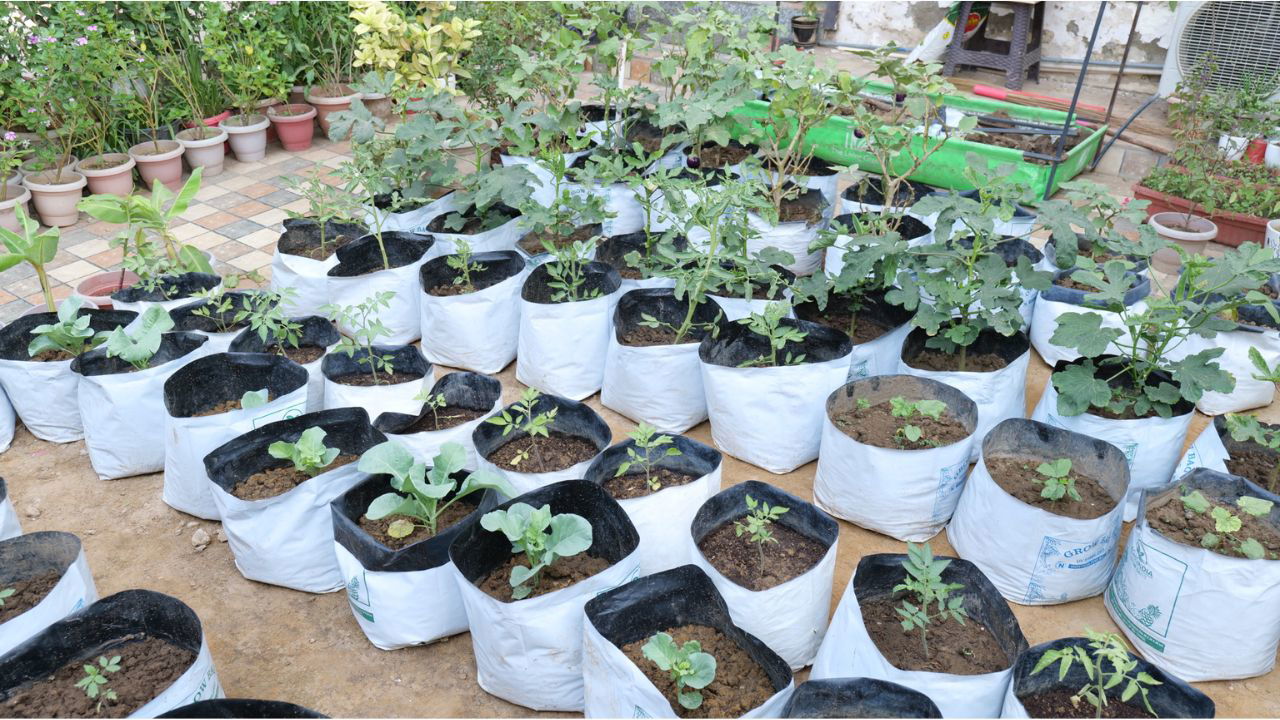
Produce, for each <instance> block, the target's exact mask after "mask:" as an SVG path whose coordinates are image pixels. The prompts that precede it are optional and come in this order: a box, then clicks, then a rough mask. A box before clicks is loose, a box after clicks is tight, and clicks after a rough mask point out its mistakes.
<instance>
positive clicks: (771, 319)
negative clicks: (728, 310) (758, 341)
mask: <svg viewBox="0 0 1280 720" xmlns="http://www.w3.org/2000/svg"><path fill="white" fill-rule="evenodd" d="M790 312H791V303H790V302H785V301H784V302H775V303H769V304H768V305H766V306H765V308H764V312H762V313H754V312H753V313H751V314H750V315H748V316H746V317H744V318H742V319H740V320H738V322H739V323H741V324H743V325H746V326H747V327H748V328H750V329H751V332H753V333H755V334H757V335H759V336H760V337H763V338H764V339H765V340H767V341H768V342H769V354H768V355H765V354H763V353H761V354H760V355H757V356H756V357H754V358H752V359H750V360H746V361H744V362H742V363H741V364H739V365H738V367H740V368H747V367H776V366H778V365H799V364H801V363H803V362H804V358H805V354H804V353H800V354H799V355H792V354H791V351H790V350H788V351H787V354H786V355H784V356H783V358H782V362H781V363H779V362H778V351H779V350H782V349H784V348H786V346H787V343H798V342H802V341H803V340H804V339H805V338H806V337H808V336H809V334H808V333H807V332H805V331H803V330H800V329H798V328H795V327H792V326H790V325H784V324H782V319H783V318H785V317H786V316H787V315H788V314H790Z"/></svg>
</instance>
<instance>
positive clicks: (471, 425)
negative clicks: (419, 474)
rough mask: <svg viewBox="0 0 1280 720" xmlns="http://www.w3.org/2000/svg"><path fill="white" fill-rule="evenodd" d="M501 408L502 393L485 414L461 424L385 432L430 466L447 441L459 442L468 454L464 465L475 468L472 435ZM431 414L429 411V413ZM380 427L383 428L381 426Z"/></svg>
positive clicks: (475, 456)
mask: <svg viewBox="0 0 1280 720" xmlns="http://www.w3.org/2000/svg"><path fill="white" fill-rule="evenodd" d="M500 410H502V397H501V395H499V397H498V399H497V400H496V401H495V402H494V403H493V407H491V408H489V409H488V410H485V412H484V414H483V415H481V416H480V417H478V418H476V419H475V420H469V421H467V422H464V423H462V424H461V425H454V426H453V427H451V428H445V429H444V430H433V431H430V432H414V433H396V432H391V431H389V430H384V432H386V433H387V437H389V438H394V439H395V440H396V441H397V442H399V443H400V444H401V445H403V446H404V447H405V449H406V450H408V451H409V452H410V453H412V454H413V456H414V457H415V458H417V459H419V460H421V461H422V462H425V463H426V464H427V465H428V466H429V465H431V459H432V458H434V457H435V456H436V455H439V454H440V448H442V447H444V445H445V443H457V444H458V445H461V446H462V449H463V450H464V451H465V452H466V454H467V462H466V464H465V465H464V466H463V467H468V468H474V467H479V465H477V463H478V462H479V458H478V457H477V455H476V446H475V442H474V441H472V439H471V435H472V434H473V433H474V432H475V430H476V428H477V427H480V423H483V422H484V421H485V420H487V419H488V418H490V417H491V416H493V415H494V414H495V413H497V412H499V411H500ZM440 412H444V413H447V412H448V410H447V409H446V410H441V411H440ZM430 414H431V413H427V415H430ZM379 426H380V424H379ZM379 429H381V426H380V428H379Z"/></svg>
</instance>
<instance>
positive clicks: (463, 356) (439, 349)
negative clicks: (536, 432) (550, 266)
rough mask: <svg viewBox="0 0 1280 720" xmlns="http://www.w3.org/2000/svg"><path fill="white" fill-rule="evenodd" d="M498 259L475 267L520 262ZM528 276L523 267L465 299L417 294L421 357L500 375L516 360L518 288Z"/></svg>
mask: <svg viewBox="0 0 1280 720" xmlns="http://www.w3.org/2000/svg"><path fill="white" fill-rule="evenodd" d="M504 255H505V256H506V257H503V258H499V257H496V256H495V257H493V259H486V258H484V257H481V258H477V259H476V262H480V263H481V264H482V265H485V266H486V268H491V267H492V266H494V265H495V264H497V263H504V264H505V263H516V262H519V263H523V262H524V261H523V259H522V258H518V257H516V256H515V255H514V254H513V253H510V252H508V253H504ZM435 262H442V261H441V260H439V259H437V260H436V261H435ZM433 266H434V263H433ZM430 269H431V268H428V270H430ZM528 275H529V269H528V267H527V266H526V267H525V268H524V269H522V270H520V271H519V272H517V273H516V274H514V275H512V276H511V277H509V278H507V279H505V280H503V281H501V282H499V283H496V284H494V285H490V286H489V287H487V288H484V289H483V290H477V291H475V292H472V293H467V294H465V295H450V296H440V297H437V296H435V295H430V294H428V293H426V292H425V291H423V290H421V289H419V290H418V292H419V294H420V296H421V297H420V298H419V301H418V302H419V314H420V326H421V333H422V354H423V355H424V356H426V358H427V360H429V361H431V362H432V363H438V364H440V365H447V366H449V367H456V368H462V369H464V370H473V371H475V372H481V373H496V372H499V371H501V370H502V369H503V368H505V367H506V366H507V365H509V364H510V363H511V361H512V360H514V359H515V357H516V345H517V342H518V340H519V337H520V308H521V302H520V289H521V287H523V286H524V281H525V279H526V278H527V277H528Z"/></svg>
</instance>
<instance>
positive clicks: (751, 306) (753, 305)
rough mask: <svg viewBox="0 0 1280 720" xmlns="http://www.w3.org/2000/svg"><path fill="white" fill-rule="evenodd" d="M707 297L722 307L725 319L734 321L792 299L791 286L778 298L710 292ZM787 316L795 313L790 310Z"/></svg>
mask: <svg viewBox="0 0 1280 720" xmlns="http://www.w3.org/2000/svg"><path fill="white" fill-rule="evenodd" d="M707 297H708V298H710V299H711V300H712V301H713V302H715V304H716V305H718V306H719V307H720V310H721V312H723V313H724V319H725V320H729V321H733V320H741V319H742V318H744V317H746V316H748V315H750V314H752V313H755V314H757V315H763V314H764V311H765V310H766V309H768V307H769V306H770V305H777V304H778V303H780V302H789V301H790V300H791V288H784V289H783V291H782V297H780V298H778V299H776V300H769V299H766V298H758V299H757V298H753V299H750V300H748V299H746V298H742V297H738V296H734V297H729V296H726V295H715V294H712V293H708V294H707ZM787 317H795V313H794V312H789V313H787Z"/></svg>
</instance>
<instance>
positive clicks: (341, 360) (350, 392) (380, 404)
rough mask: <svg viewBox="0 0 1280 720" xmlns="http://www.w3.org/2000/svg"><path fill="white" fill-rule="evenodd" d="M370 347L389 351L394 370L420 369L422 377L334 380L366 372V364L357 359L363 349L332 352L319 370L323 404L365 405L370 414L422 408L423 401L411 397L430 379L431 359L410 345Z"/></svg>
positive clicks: (384, 351) (321, 362) (374, 349)
mask: <svg viewBox="0 0 1280 720" xmlns="http://www.w3.org/2000/svg"><path fill="white" fill-rule="evenodd" d="M373 351H374V353H376V354H378V355H390V356H391V362H392V367H394V368H395V370H396V372H411V373H421V374H422V377H420V378H416V379H414V380H409V381H407V382H401V383H395V384H385V383H384V384H380V385H344V384H342V383H340V382H335V378H341V377H346V376H348V375H356V374H360V373H363V374H366V375H367V374H368V373H369V366H368V365H362V364H361V363H360V358H362V357H365V355H366V353H365V351H364V350H363V349H358V350H356V351H355V352H354V353H353V354H351V355H348V354H346V353H342V352H331V353H329V354H328V355H325V356H324V359H323V360H321V361H320V373H321V374H322V375H324V406H325V407H326V408H343V407H358V408H364V410H365V412H367V413H368V414H369V417H371V418H376V417H378V416H379V415H381V414H382V413H384V412H400V413H416V412H418V410H420V409H422V403H420V402H417V401H415V400H414V399H413V398H414V397H415V396H417V394H418V392H419V391H420V390H422V388H423V387H426V386H427V385H428V384H429V383H431V381H432V380H431V377H432V368H431V363H429V362H427V359H426V358H424V357H422V352H421V351H419V350H418V348H417V347H415V346H413V345H402V346H400V347H389V346H385V345H374V346H373Z"/></svg>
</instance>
